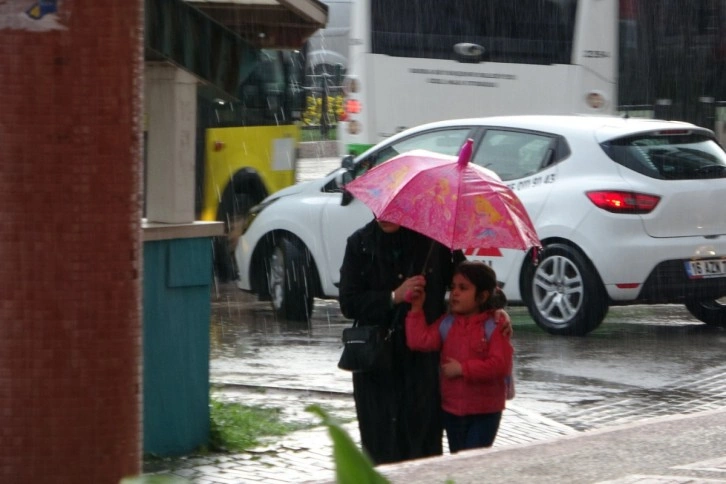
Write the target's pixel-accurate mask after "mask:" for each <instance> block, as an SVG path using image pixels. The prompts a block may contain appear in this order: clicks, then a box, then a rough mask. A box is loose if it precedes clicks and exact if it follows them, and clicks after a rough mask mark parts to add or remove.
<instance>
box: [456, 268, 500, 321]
mask: <svg viewBox="0 0 726 484" xmlns="http://www.w3.org/2000/svg"><path fill="white" fill-rule="evenodd" d="M454 274H461V275H462V276H464V277H466V278H467V279H469V280H470V281H471V283H472V284H474V287H475V288H476V292H477V294H479V293H481V292H482V291H487V292H489V298H488V299H487V300H486V301H485V302H484V303H483V304H482V305H481V307H480V309H481V310H482V311H486V310H489V309H502V308H504V307H505V306H506V305H507V296H505V295H504V292H503V291H502V290H501V289H500V288H499V287H497V274H496V272H494V269H492V268H491V267H490V266H488V265H487V264H485V263H483V262H480V261H473V260H465V261H463V262H460V263H459V265H458V266H456V270H455V271H454Z"/></svg>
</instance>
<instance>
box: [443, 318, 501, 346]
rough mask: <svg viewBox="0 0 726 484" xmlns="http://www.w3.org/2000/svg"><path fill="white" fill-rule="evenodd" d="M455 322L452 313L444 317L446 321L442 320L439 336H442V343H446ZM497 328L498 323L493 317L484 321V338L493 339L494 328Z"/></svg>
mask: <svg viewBox="0 0 726 484" xmlns="http://www.w3.org/2000/svg"><path fill="white" fill-rule="evenodd" d="M453 322H454V315H453V314H451V313H448V314H447V315H446V316H444V319H443V320H441V324H440V325H439V336H441V341H442V342H444V341H446V336H447V335H448V334H449V330H450V329H451V325H452V324H453ZM496 327H497V323H496V322H495V321H494V318H493V317H490V318H489V319H487V320H486V321H484V336H486V339H487V341H489V340H490V339H492V333H493V332H494V328H496Z"/></svg>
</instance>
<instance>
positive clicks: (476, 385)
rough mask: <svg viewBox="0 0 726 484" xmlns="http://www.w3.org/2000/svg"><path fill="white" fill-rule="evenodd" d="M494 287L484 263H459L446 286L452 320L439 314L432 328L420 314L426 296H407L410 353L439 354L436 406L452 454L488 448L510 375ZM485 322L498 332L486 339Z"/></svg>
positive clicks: (508, 350) (418, 293)
mask: <svg viewBox="0 0 726 484" xmlns="http://www.w3.org/2000/svg"><path fill="white" fill-rule="evenodd" d="M496 282H497V279H496V274H495V273H494V270H493V269H492V268H491V267H489V266H488V265H486V264H484V263H483V262H475V261H464V262H462V263H460V264H459V265H458V266H457V268H456V271H455V272H454V277H453V281H452V284H451V294H450V301H449V309H450V312H451V315H453V321H451V316H449V315H444V316H442V317H441V318H439V319H438V320H437V321H436V322H435V323H433V324H431V325H427V324H426V320H425V318H424V315H423V312H422V311H421V308H422V307H423V302H424V300H425V299H426V295H425V293H424V292H423V291H414V292H413V293H412V294H411V310H410V311H409V312H408V315H407V316H406V343H407V344H408V347H409V348H411V349H412V350H418V351H438V350H440V351H441V359H440V363H441V369H440V373H439V378H440V381H441V406H442V409H443V414H444V428H445V429H446V437H447V439H448V441H449V451H450V452H451V453H455V452H458V451H460V450H464V449H473V448H477V447H490V446H491V445H492V444H493V443H494V438H495V437H496V435H497V430H498V429H499V422H500V420H501V418H502V410H504V403H505V396H506V387H505V382H504V379H505V377H507V376H508V375H509V374H510V373H511V371H512V358H513V349H512V345H511V344H510V342H509V338H508V337H507V336H505V335H504V334H503V333H502V331H501V330H500V329H501V328H500V326H501V323H500V322H497V321H496V319H497V318H494V312H495V308H496V307H499V306H500V304H501V301H502V298H503V297H504V295H503V294H502V293H501V291H500V290H499V289H497V287H496ZM447 318H449V320H448V321H446V320H447ZM490 318H493V319H494V323H495V324H496V326H497V327H496V328H495V329H494V331H491V335H490V337H489V339H488V340H487V335H486V331H485V325H486V323H487V320H489V319H490ZM444 321H446V322H445V323H444V327H443V328H440V326H441V325H442V322H444ZM490 324H491V323H490ZM447 326H448V327H447ZM444 334H445V335H444Z"/></svg>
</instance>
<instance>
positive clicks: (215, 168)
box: [202, 125, 300, 220]
mask: <svg viewBox="0 0 726 484" xmlns="http://www.w3.org/2000/svg"><path fill="white" fill-rule="evenodd" d="M299 139H300V130H299V128H298V126H295V125H284V126H254V127H234V128H210V129H208V130H207V133H206V141H205V169H204V173H205V176H204V193H203V201H204V202H203V208H202V220H216V218H217V208H218V206H219V200H220V198H221V196H222V193H223V192H224V189H225V187H226V186H227V184H228V183H229V182H230V180H231V179H232V177H233V176H234V174H235V173H237V172H238V171H239V170H241V169H243V168H251V169H252V170H254V171H255V172H257V173H258V174H259V175H260V178H261V179H262V182H263V183H264V184H265V187H266V188H267V191H268V193H274V192H276V191H278V190H280V189H282V188H285V187H287V186H290V185H293V184H294V183H295V172H296V168H297V147H298V142H299Z"/></svg>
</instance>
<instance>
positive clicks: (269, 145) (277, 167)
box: [196, 49, 304, 280]
mask: <svg viewBox="0 0 726 484" xmlns="http://www.w3.org/2000/svg"><path fill="white" fill-rule="evenodd" d="M257 55H258V58H257V62H256V63H255V64H254V67H253V68H252V69H250V72H249V74H248V75H246V76H243V80H242V82H241V83H240V85H239V89H238V96H237V99H234V100H231V99H229V98H228V97H227V98H225V96H224V95H223V94H222V93H220V92H218V91H213V90H212V88H203V89H201V88H200V89H199V105H198V111H197V119H198V122H197V124H198V126H197V133H198V134H197V138H198V139H197V147H198V148H197V150H198V151H197V157H196V158H197V176H196V179H197V196H196V209H197V217H198V218H199V219H201V220H206V221H214V220H218V221H222V222H225V227H226V233H227V236H226V237H225V238H222V239H219V240H217V241H216V242H215V271H216V274H217V276H218V277H219V278H220V279H222V280H229V279H233V278H234V277H235V275H236V273H235V268H234V262H233V260H234V258H233V257H232V251H233V250H234V245H235V244H236V242H237V238H238V237H239V227H240V226H241V224H242V222H243V218H244V215H245V214H246V213H247V211H248V210H249V208H250V207H252V206H254V205H256V204H257V203H259V202H260V201H261V200H262V199H263V198H265V197H266V196H267V195H269V194H270V193H274V192H276V191H277V190H280V189H281V188H284V187H286V186H289V185H292V184H293V183H295V173H296V168H297V166H296V162H297V148H298V143H299V139H300V130H299V126H298V125H297V124H296V122H295V119H298V118H299V113H300V109H301V107H302V104H303V101H304V93H303V90H302V88H301V86H302V77H303V75H304V68H303V62H302V58H301V57H300V55H299V54H298V53H297V52H296V51H290V50H271V49H261V50H259V51H258V54H257Z"/></svg>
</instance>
